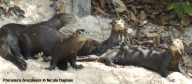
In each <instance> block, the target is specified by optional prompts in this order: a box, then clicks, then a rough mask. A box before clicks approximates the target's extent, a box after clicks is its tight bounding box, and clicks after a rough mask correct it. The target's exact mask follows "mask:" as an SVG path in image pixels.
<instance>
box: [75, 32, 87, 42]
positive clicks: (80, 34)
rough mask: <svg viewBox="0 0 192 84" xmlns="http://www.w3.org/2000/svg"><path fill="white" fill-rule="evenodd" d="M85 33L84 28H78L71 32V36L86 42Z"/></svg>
mask: <svg viewBox="0 0 192 84" xmlns="http://www.w3.org/2000/svg"><path fill="white" fill-rule="evenodd" d="M86 33H87V32H86V31H85V30H84V29H78V30H76V31H75V32H74V33H73V34H72V37H73V38H76V39H78V41H79V42H86V41H87V38H86V36H85V35H86Z"/></svg>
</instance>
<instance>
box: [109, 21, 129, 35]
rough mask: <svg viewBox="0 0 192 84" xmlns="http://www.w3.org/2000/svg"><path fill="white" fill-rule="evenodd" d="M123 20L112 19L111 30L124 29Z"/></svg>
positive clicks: (120, 30)
mask: <svg viewBox="0 0 192 84" xmlns="http://www.w3.org/2000/svg"><path fill="white" fill-rule="evenodd" d="M125 30H126V28H125V21H124V20H123V19H118V20H114V21H113V22H112V31H114V32H122V31H125Z"/></svg>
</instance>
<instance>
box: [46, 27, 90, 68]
mask: <svg viewBox="0 0 192 84" xmlns="http://www.w3.org/2000/svg"><path fill="white" fill-rule="evenodd" d="M83 32H84V30H82V29H79V30H77V31H76V32H74V33H73V34H72V35H71V36H70V37H69V38H63V39H62V41H61V42H59V43H58V44H57V45H56V46H55V47H54V48H53V53H52V55H51V56H52V59H51V63H50V67H49V68H48V69H49V70H53V69H55V67H56V66H58V68H59V69H62V70H67V63H68V62H69V63H70V64H71V66H72V67H73V68H75V69H81V68H83V66H82V65H77V64H76V56H77V53H78V51H79V50H80V48H81V47H82V46H83V45H84V43H85V42H86V40H87V39H86V38H85V37H83V36H82V33H83Z"/></svg>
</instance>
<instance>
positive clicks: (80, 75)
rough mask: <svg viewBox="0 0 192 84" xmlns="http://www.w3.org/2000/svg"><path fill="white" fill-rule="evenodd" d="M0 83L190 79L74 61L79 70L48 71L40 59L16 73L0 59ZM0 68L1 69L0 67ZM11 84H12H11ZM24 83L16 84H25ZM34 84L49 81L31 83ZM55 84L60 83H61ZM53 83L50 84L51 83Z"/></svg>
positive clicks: (182, 83) (170, 82)
mask: <svg viewBox="0 0 192 84" xmlns="http://www.w3.org/2000/svg"><path fill="white" fill-rule="evenodd" d="M0 64H1V68H0V72H1V73H0V79H1V81H0V83H1V84H3V83H6V84H9V83H13V82H5V81H4V82H3V81H2V79H6V78H7V79H23V78H24V79H32V78H33V79H72V80H73V81H71V82H66V83H67V84H191V81H192V80H191V79H188V78H186V77H185V76H183V75H182V74H181V73H179V72H173V73H171V74H170V75H169V76H168V78H167V79H166V78H162V77H161V76H160V75H158V74H157V73H155V72H152V71H149V70H147V69H144V68H142V67H135V66H126V67H121V66H119V67H117V68H114V67H110V66H106V65H104V64H102V63H98V62H78V64H82V65H83V66H84V68H83V69H81V70H75V69H73V68H71V67H70V68H69V69H68V70H67V71H61V70H58V69H56V70H53V71H49V70H46V69H45V68H46V67H48V65H49V63H46V62H42V60H41V61H40V60H27V64H28V69H27V70H26V71H23V72H21V71H19V69H17V68H16V67H15V66H14V65H13V64H11V63H10V62H9V61H6V60H4V59H3V58H1V57H0ZM2 65H3V66H2ZM14 83H15V82H14ZM25 83H28V82H19V83H18V84H25ZM31 83H35V84H42V83H48V84H51V83H52V82H42V81H39V82H31ZM55 83H59V84H60V83H62V82H61V81H60V82H59V81H58V82H55ZM55 83H54V84H55Z"/></svg>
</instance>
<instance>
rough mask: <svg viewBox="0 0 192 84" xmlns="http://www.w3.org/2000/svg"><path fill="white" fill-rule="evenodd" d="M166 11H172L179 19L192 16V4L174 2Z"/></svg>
mask: <svg viewBox="0 0 192 84" xmlns="http://www.w3.org/2000/svg"><path fill="white" fill-rule="evenodd" d="M168 10H172V11H174V12H175V13H176V14H177V15H178V16H179V17H183V16H185V15H189V16H192V3H189V2H175V3H171V4H170V5H169V6H168Z"/></svg>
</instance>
